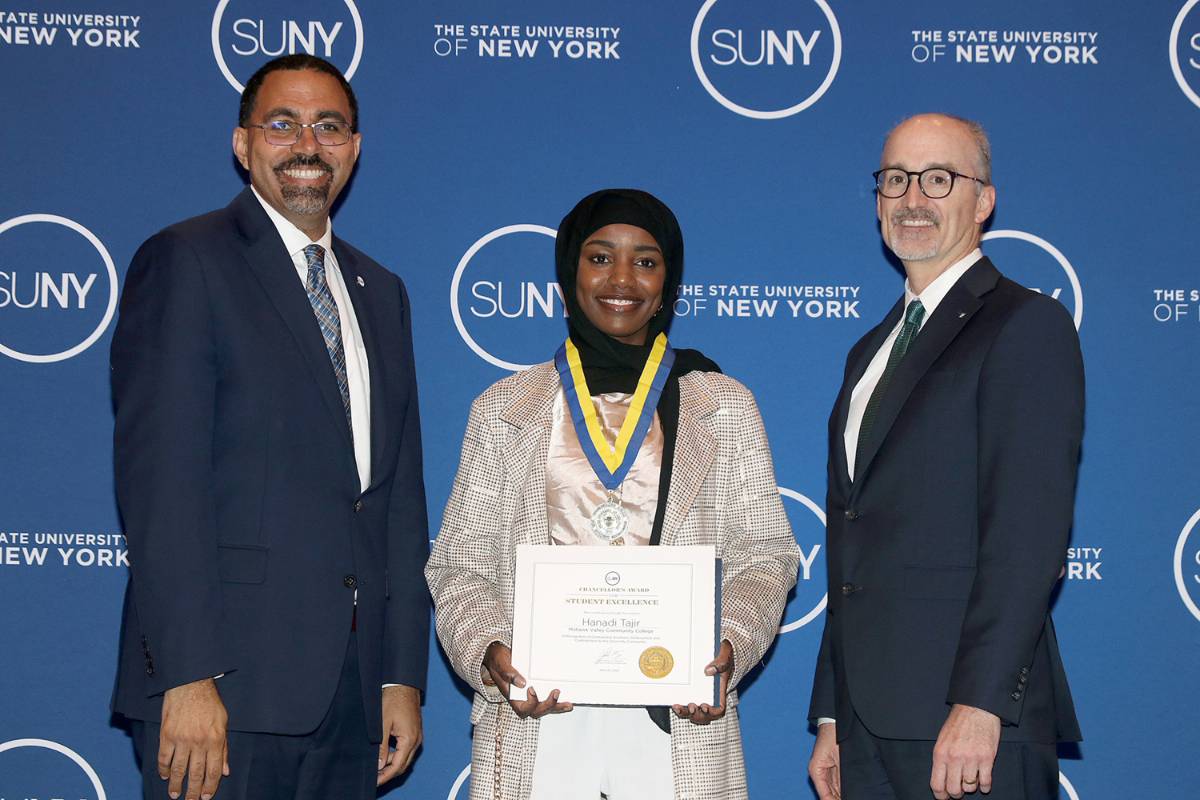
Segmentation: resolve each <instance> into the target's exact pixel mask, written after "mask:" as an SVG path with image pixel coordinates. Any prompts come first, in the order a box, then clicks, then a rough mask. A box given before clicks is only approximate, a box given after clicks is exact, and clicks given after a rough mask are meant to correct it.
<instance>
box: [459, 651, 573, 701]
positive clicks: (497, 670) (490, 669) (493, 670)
mask: <svg viewBox="0 0 1200 800" xmlns="http://www.w3.org/2000/svg"><path fill="white" fill-rule="evenodd" d="M481 674H482V677H483V681H484V683H489V684H495V686H496V688H497V689H499V690H500V694H502V695H504V696H505V697H508V693H509V691H510V688H511V687H512V686H517V687H524V686H525V678H524V677H522V675H521V673H519V672H517V671H516V670H515V669H513V665H512V650H511V649H510V648H509V647H508V646H507V645H504V644H501V643H500V642H492V643H491V645H490V646H489V647H488V649H487V653H486V654H485V655H484V657H483V668H482V673H481ZM508 704H509V705H510V706H512V709H513V711H515V712H516V713H517V716H518V717H520V718H521V719H525V718H526V717H533V718H534V719H537V718H538V717H544V716H545V715H547V714H565V713H566V712H568V711H570V710H571V709H572V708H574V707H575V706H574V705H572V704H571V703H560V702H558V689H555V690H554V691H552V692H550V695H549V697H547V698H546V699H545V700H539V699H538V696H537V692H535V691H534V690H533V688H532V687H531V688H530V689H529V693H528V697H527V698H526V699H525V700H520V701H518V700H509V701H508Z"/></svg>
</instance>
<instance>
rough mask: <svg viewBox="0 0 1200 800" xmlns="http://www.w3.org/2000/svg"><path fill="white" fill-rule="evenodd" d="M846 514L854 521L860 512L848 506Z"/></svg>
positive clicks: (847, 517)
mask: <svg viewBox="0 0 1200 800" xmlns="http://www.w3.org/2000/svg"><path fill="white" fill-rule="evenodd" d="M844 516H845V517H846V519H847V520H849V521H850V522H854V520H856V519H858V512H857V511H855V510H854V509H853V508H847V509H846V513H845V515H844Z"/></svg>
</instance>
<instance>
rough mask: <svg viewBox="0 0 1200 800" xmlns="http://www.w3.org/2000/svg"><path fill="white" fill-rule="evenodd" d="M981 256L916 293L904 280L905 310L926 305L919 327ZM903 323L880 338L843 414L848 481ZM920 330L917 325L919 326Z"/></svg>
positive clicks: (973, 254) (965, 260) (974, 256)
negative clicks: (873, 399)
mask: <svg viewBox="0 0 1200 800" xmlns="http://www.w3.org/2000/svg"><path fill="white" fill-rule="evenodd" d="M981 258H983V251H981V250H980V249H979V248H978V247H977V248H975V249H974V250H972V251H971V252H970V253H968V254H967V255H966V257H964V258H963V259H961V260H959V261H956V262H954V263H953V264H951V265H950V267H949V268H948V269H947V270H946V271H945V272H943V273H942V274H941V275H938V276H937V278H935V279H934V280H933V282H932V283H930V284H929V285H928V286H926V287H925V291H923V292H921V294H919V295H916V294H913V292H912V287H910V286H909V283H908V281H907V280H905V281H904V307H905V308H906V309H907V308H908V304H909V303H911V302H912V301H913V300H920V301H921V305H922V306H924V307H925V316H924V317H922V318H921V328H924V327H925V323H927V322H929V318H930V317H932V316H933V312H934V311H936V310H937V307H938V304H939V303H941V302H942V298H944V297H945V296H946V293H947V292H949V291H950V287H952V286H954V284H956V283H958V279H959V278H961V277H962V276H963V274H964V273H965V272H966V271H967V270H968V269H970V268H971V267H972V266H974V265H975V262H976V261H978V260H979V259H981ZM903 325H904V314H903V313H902V314H901V315H900V320H899V322H897V323H896V327H894V328H892V332H891V333H889V334H888V337H887V338H886V339H884V340H883V344H882V345H881V346H880V348H879V350H877V351H876V352H875V357H874V358H872V359H871V363H870V364H868V365H867V371H866V372H864V373H863V376H862V377H861V378H860V379H859V381H858V383H857V384H855V385H854V391H853V392H851V393H850V409H849V411H848V413H847V414H846V431H845V434H844V438H843V441H844V443H845V446H846V469H847V471H848V472H849V473H850V479H851V480H854V462H855V460H856V457H857V455H858V452H857V451H858V431H859V428H861V427H862V418H863V412H864V411H866V410H867V401H868V400H870V399H871V393H872V392H874V391H875V387H876V386H877V385H878V384H879V379H880V377H882V375H883V370H884V367H886V366H887V360H888V356H889V355H890V354H891V352H892V344H893V343H895V341H896V337H897V336H899V335H900V328H901V327H903ZM919 331H920V328H918V332H919Z"/></svg>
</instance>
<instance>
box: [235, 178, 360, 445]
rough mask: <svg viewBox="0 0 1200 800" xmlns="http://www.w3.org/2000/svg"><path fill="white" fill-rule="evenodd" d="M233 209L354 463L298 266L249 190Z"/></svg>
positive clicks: (255, 267) (258, 272) (249, 255)
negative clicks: (298, 273) (298, 275)
mask: <svg viewBox="0 0 1200 800" xmlns="http://www.w3.org/2000/svg"><path fill="white" fill-rule="evenodd" d="M230 208H231V210H232V211H233V214H234V217H235V219H236V220H237V222H238V226H239V228H240V229H241V232H242V235H243V237H244V238H245V239H246V245H247V249H246V254H245V258H246V262H247V263H248V264H249V266H250V270H251V272H253V274H254V276H255V278H256V279H257V280H258V282H259V284H260V285H261V286H262V288H263V291H264V292H266V294H267V297H269V298H270V300H271V303H272V304H273V305H274V306H275V310H276V311H277V312H279V316H281V317H282V318H283V321H284V324H286V325H287V327H288V330H289V331H291V333H292V336H293V337H294V338H295V340H296V345H297V346H298V347H299V348H300V353H301V354H302V355H303V356H304V361H305V363H306V364H307V365H308V369H309V372H310V373H311V374H312V379H313V382H314V383H315V385H316V387H317V391H318V392H319V393H320V394H321V398H322V400H323V401H324V403H325V406H326V408H327V409H328V411H329V413H330V421H331V422H332V423H333V424H334V425H335V426H336V427H337V429H338V430H339V431H340V432H341V435H342V436H343V437H344V439H345V441H346V444H347V445H348V449H347V450H346V453H347V455H348V456H349V457H350V459H351V461H353V458H354V444H353V442H352V441H351V438H350V426H349V425H347V424H346V411H345V408H344V407H343V406H342V395H341V393H340V392H339V391H338V388H337V379H336V378H334V376H333V368H332V366H331V365H330V363H329V351H327V350H326V349H325V340H324V338H322V336H321V331H320V329H319V327H318V326H317V321H316V316H315V315H314V314H313V310H312V305H310V304H309V302H308V296H307V295H306V294H305V291H304V286H303V285H302V284H301V283H300V281H299V279H298V277H297V276H296V266H295V264H293V263H292V259H291V257H290V256H289V255H288V253H287V250H286V249H285V248H284V246H283V242H282V240H281V239H280V238H279V232H278V231H276V230H275V226H274V225H272V224H271V219H270V218H269V217H268V216H267V212H265V211H263V209H262V206H260V205H259V203H258V200H256V199H255V197H254V195H253V194H251V192H250V188H249V187H246V189H245V190H244V191H243V192H242V193H241V194H240V195H238V196H237V197H236V198H235V199H234V201H233V203H232V204H231V205H230Z"/></svg>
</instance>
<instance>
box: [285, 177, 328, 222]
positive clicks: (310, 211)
mask: <svg viewBox="0 0 1200 800" xmlns="http://www.w3.org/2000/svg"><path fill="white" fill-rule="evenodd" d="M279 188H280V193H281V194H282V195H283V204H284V205H285V206H287V209H288V211H291V212H292V213H293V214H300V215H302V216H307V217H311V216H314V215H316V214H320V213H322V212H324V211H325V210H326V208H327V206H328V203H329V184H328V183H326V184H325V185H324V186H289V185H287V184H284V185H282V186H280V187H279Z"/></svg>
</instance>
